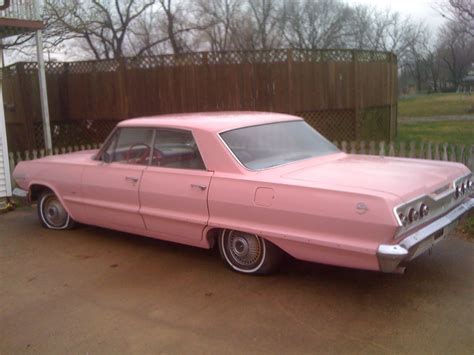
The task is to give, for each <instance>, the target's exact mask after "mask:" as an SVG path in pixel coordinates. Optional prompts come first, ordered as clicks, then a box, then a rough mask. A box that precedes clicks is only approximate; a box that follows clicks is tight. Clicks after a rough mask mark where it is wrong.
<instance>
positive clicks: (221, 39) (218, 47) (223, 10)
mask: <svg viewBox="0 0 474 355" xmlns="http://www.w3.org/2000/svg"><path fill="white" fill-rule="evenodd" d="M241 11H242V7H241V1H240V0H199V1H197V2H196V4H195V12H196V17H197V18H198V22H199V23H201V27H203V28H205V29H204V30H203V34H204V41H206V42H208V43H209V45H210V49H211V50H212V51H225V50H229V49H235V47H236V43H235V42H236V41H235V39H234V36H235V34H236V32H238V31H237V29H238V28H239V25H238V24H237V21H236V20H237V19H238V18H239V17H240V15H239V14H240V13H241Z"/></svg>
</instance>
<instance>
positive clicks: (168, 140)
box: [152, 129, 206, 170]
mask: <svg viewBox="0 0 474 355" xmlns="http://www.w3.org/2000/svg"><path fill="white" fill-rule="evenodd" d="M152 165H154V166H163V167H168V168H176V169H198V170H206V167H205V166H204V162H203V161H202V158H201V154H200V153H199V149H198V146H197V144H196V141H195V140H194V137H193V135H192V133H191V132H189V131H181V130H175V129H157V130H156V136H155V145H154V150H153V157H152Z"/></svg>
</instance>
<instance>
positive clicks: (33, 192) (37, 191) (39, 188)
mask: <svg viewBox="0 0 474 355" xmlns="http://www.w3.org/2000/svg"><path fill="white" fill-rule="evenodd" d="M44 191H51V189H50V188H49V187H47V186H44V185H31V186H30V201H31V202H34V201H37V200H38V198H39V197H40V195H41V194H42V193H43V192H44Z"/></svg>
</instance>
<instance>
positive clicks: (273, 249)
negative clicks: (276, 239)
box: [218, 229, 283, 275]
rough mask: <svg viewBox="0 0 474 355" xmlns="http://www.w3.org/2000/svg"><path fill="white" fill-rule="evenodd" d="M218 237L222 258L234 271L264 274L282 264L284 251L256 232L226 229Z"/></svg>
mask: <svg viewBox="0 0 474 355" xmlns="http://www.w3.org/2000/svg"><path fill="white" fill-rule="evenodd" d="M218 238H219V240H218V245H219V252H220V254H221V257H222V260H223V261H224V262H225V263H226V264H227V266H229V267H230V268H231V269H233V270H234V271H237V272H241V273H245V274H256V275H264V274H269V273H272V272H274V271H276V270H277V269H278V267H279V265H280V262H281V259H282V254H283V253H282V251H281V250H280V249H279V248H278V247H277V246H275V245H274V244H272V243H270V242H269V241H267V240H265V239H263V238H262V237H260V236H258V235H256V234H252V233H246V232H241V231H237V230H232V229H225V230H223V231H222V232H221V234H220V235H219V237H218Z"/></svg>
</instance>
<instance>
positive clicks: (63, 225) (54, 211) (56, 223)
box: [37, 191, 76, 230]
mask: <svg viewBox="0 0 474 355" xmlns="http://www.w3.org/2000/svg"><path fill="white" fill-rule="evenodd" d="M37 208H38V217H39V219H40V222H41V224H42V225H43V227H45V228H48V229H56V230H61V229H71V228H74V227H75V225H76V223H75V222H74V220H73V219H72V218H71V217H70V216H69V214H68V213H67V211H66V209H65V208H64V206H63V205H62V204H61V201H59V199H58V198H57V196H56V195H55V194H54V193H53V192H52V191H45V192H43V193H42V194H41V196H40V197H39V198H38V207H37Z"/></svg>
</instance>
